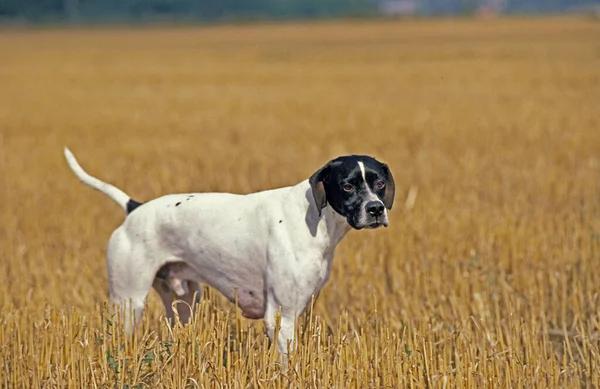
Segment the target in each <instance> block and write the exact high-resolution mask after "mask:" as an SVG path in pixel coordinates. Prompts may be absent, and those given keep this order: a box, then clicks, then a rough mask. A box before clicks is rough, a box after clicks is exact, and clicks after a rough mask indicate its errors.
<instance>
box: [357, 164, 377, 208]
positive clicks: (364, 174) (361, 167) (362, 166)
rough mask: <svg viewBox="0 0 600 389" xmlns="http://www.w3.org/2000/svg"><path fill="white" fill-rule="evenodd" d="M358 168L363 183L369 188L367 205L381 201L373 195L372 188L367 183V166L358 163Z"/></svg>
mask: <svg viewBox="0 0 600 389" xmlns="http://www.w3.org/2000/svg"><path fill="white" fill-rule="evenodd" d="M358 168H359V169H360V174H361V175H362V178H363V181H364V182H365V187H366V188H367V194H368V196H367V198H366V201H365V203H367V202H368V201H371V200H375V201H379V198H378V197H377V196H376V195H375V193H373V191H372V190H371V188H370V187H369V183H368V182H367V174H366V173H365V164H364V163H363V162H362V161H358Z"/></svg>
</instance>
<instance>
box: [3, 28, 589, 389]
mask: <svg viewBox="0 0 600 389" xmlns="http://www.w3.org/2000/svg"><path fill="white" fill-rule="evenodd" d="M599 38H600V23H598V21H594V20H592V19H586V18H583V17H570V18H528V19H527V18H523V19H490V20H430V21H378V22H376V21H338V22H320V23H312V24H310V23H305V24H300V23H298V24H264V25H237V26H212V27H202V28H200V27H190V26H180V27H165V26H162V27H143V28H142V27H138V28H125V27H113V28H73V29H19V30H15V29H4V30H1V31H0V85H1V86H0V196H1V197H0V204H1V207H0V220H1V224H0V243H1V245H0V312H1V313H0V382H1V387H2V388H109V387H110V388H114V387H118V388H129V389H132V388H158V387H168V388H198V387H202V388H282V387H286V388H287V387H289V388H326V387H332V388H452V387H455V388H492V387H493V388H558V387H564V388H580V387H581V388H583V387H585V388H592V387H599V386H600V369H599V367H600V315H599V312H600V39H599ZM65 145H67V146H69V147H70V148H71V150H72V151H73V152H74V153H75V155H76V156H77V157H78V159H79V160H80V162H81V164H82V165H83V167H84V168H86V169H87V170H88V171H89V172H90V173H91V174H93V175H95V176H98V177H100V178H102V179H104V180H107V181H109V182H111V183H114V184H116V185H117V186H118V187H120V188H122V189H124V190H125V191H126V192H127V193H129V194H130V195H132V196H133V197H134V198H135V199H137V200H140V201H146V200H149V199H151V198H154V197H157V196H160V195H163V194H167V193H177V192H205V191H225V192H237V193H248V192H253V191H257V190H262V189H269V188H274V187H278V186H285V185H291V184H295V183H297V182H300V181H302V180H304V179H306V178H307V177H308V176H309V175H311V174H312V173H313V172H314V171H315V170H317V169H318V168H320V167H321V166H323V165H324V164H325V163H326V162H327V161H329V160H330V159H332V158H334V157H337V156H339V155H343V154H370V155H373V156H375V157H376V158H378V159H379V160H381V161H384V162H386V163H388V164H389V166H390V168H391V170H392V172H393V174H394V177H395V181H396V186H397V190H396V203H395V206H394V209H393V210H392V211H391V213H390V227H389V228H387V229H378V230H376V231H353V232H351V233H350V234H348V236H347V237H346V238H345V240H344V241H343V242H342V244H341V245H340V246H339V248H338V250H337V252H336V259H335V261H334V264H333V271H332V275H331V279H330V281H329V283H328V284H327V285H326V287H325V288H324V289H323V291H322V293H321V294H320V296H319V298H318V300H317V301H316V302H315V304H314V309H313V310H312V313H310V314H307V315H305V316H304V317H302V318H300V319H299V321H298V331H297V332H298V337H299V343H300V345H299V347H298V349H297V351H296V352H295V353H293V354H292V355H291V358H290V365H289V366H282V365H281V364H280V362H279V358H278V356H277V353H276V351H275V350H274V347H273V346H271V345H269V342H268V339H267V337H266V336H265V335H264V329H263V325H262V323H261V322H260V321H252V320H246V319H243V318H242V317H241V315H240V313H239V311H238V310H237V309H236V308H235V306H234V305H233V304H231V303H229V302H227V301H225V300H224V299H223V298H222V297H221V296H220V295H219V294H218V293H216V292H215V291H213V290H209V289H207V288H205V291H204V295H203V301H202V304H201V306H200V309H199V311H198V312H197V315H196V317H195V318H194V323H193V324H192V325H188V326H180V325H176V326H174V327H173V328H171V327H169V326H167V325H166V321H165V318H164V310H163V307H162V305H161V303H160V300H159V298H158V297H157V296H156V295H155V294H154V292H153V291H152V292H151V293H150V295H149V297H148V306H147V309H146V312H145V315H144V318H143V322H142V323H141V324H140V326H139V327H138V329H137V332H136V334H135V336H134V337H133V338H132V339H131V340H127V339H126V338H125V337H124V335H123V332H122V330H121V329H120V326H119V321H118V318H115V317H114V316H112V315H111V313H110V310H109V309H108V306H107V299H108V282H107V276H106V265H105V259H104V253H105V247H106V243H107V240H108V238H109V236H110V234H111V232H112V231H113V229H114V228H116V227H117V226H118V225H119V224H120V223H121V221H122V220H123V214H122V211H121V210H120V209H119V207H118V206H116V205H115V204H114V203H113V202H112V201H111V200H109V199H108V198H107V197H105V196H104V195H102V194H100V193H98V192H95V191H93V190H91V189H89V188H87V187H85V186H83V185H82V184H81V183H80V182H79V181H78V180H77V179H76V178H75V176H74V175H73V174H72V172H71V171H70V170H69V169H68V167H67V165H66V163H65V161H64V158H63V156H62V147H63V146H65Z"/></svg>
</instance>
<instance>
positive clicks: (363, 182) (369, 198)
mask: <svg viewBox="0 0 600 389" xmlns="http://www.w3.org/2000/svg"><path fill="white" fill-rule="evenodd" d="M309 182H310V186H311V188H312V192H313V196H314V199H315V203H316V205H317V210H318V211H319V215H321V210H322V209H323V208H325V207H326V206H327V204H328V203H329V205H330V206H331V208H333V209H334V210H335V212H337V213H338V214H340V215H342V216H343V217H345V218H346V220H347V221H348V224H350V226H351V227H352V228H355V229H357V230H360V229H362V228H377V227H380V226H382V225H383V226H386V227H387V225H388V216H387V210H388V209H392V204H393V203H394V191H395V187H394V178H393V177H392V173H391V172H390V170H389V168H388V167H387V165H386V164H384V163H381V162H379V161H377V160H376V159H375V158H372V157H368V156H364V155H350V156H345V157H339V158H336V159H334V160H332V161H330V162H329V163H328V164H327V165H325V166H323V167H322V168H321V169H319V170H318V171H316V172H315V174H313V175H312V176H311V177H310V179H309Z"/></svg>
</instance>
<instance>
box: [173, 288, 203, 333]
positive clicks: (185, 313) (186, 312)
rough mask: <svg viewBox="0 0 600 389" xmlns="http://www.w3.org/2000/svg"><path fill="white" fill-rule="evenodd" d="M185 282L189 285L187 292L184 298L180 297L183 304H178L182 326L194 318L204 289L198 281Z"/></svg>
mask: <svg viewBox="0 0 600 389" xmlns="http://www.w3.org/2000/svg"><path fill="white" fill-rule="evenodd" d="M184 282H186V283H187V288H186V289H187V292H186V293H185V294H184V295H183V296H180V297H178V300H181V302H178V303H177V313H178V314H179V320H180V321H181V324H186V323H188V322H189V321H190V318H193V317H194V314H195V312H196V310H197V308H198V305H199V304H200V298H201V296H202V289H201V288H200V285H199V284H198V283H197V282H196V281H184Z"/></svg>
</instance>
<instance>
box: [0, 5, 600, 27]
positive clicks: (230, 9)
mask: <svg viewBox="0 0 600 389" xmlns="http://www.w3.org/2000/svg"><path fill="white" fill-rule="evenodd" d="M385 1H388V2H389V1H393V0H0V20H2V19H3V20H11V19H15V20H23V21H33V22H35V21H52V20H54V21H61V20H67V21H111V20H113V21H135V20H153V19H154V20H156V19H165V20H186V19H187V20H197V21H202V20H205V21H213V20H240V19H241V20H243V19H291V18H294V19H295V18H325V17H344V16H346V17H349V16H373V15H375V14H377V13H378V10H379V9H380V8H379V5H380V4H381V3H382V2H385ZM397 1H398V0H397ZM399 1H404V2H411V3H413V5H414V9H415V10H416V13H417V14H421V15H434V14H469V13H471V12H472V11H474V10H475V9H477V7H478V6H480V5H481V4H485V3H490V2H493V1H498V0H399ZM499 1H502V3H503V5H502V11H503V12H508V13H515V12H562V11H566V10H568V9H569V8H571V7H573V6H577V5H582V4H599V3H600V0H499Z"/></svg>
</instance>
